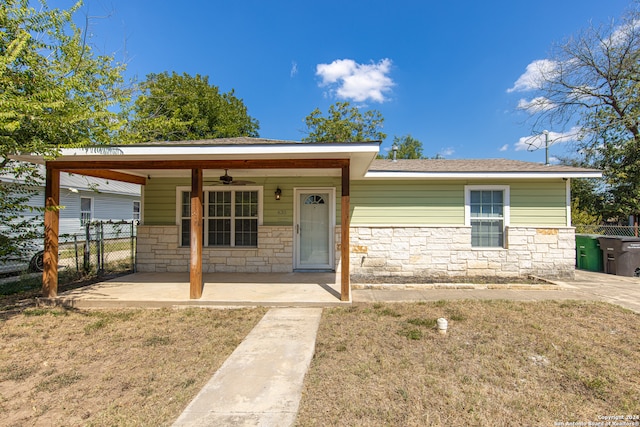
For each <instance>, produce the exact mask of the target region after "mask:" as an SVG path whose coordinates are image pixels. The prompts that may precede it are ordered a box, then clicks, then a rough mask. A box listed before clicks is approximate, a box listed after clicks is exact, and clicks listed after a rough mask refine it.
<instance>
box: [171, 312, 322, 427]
mask: <svg viewBox="0 0 640 427" xmlns="http://www.w3.org/2000/svg"><path fill="white" fill-rule="evenodd" d="M321 314H322V309H320V308H273V309H271V310H269V311H268V312H267V314H266V315H265V316H264V317H263V318H262V320H261V321H260V322H259V323H258V324H257V325H256V326H255V328H254V329H253V330H252V331H251V332H250V333H249V335H247V337H246V338H245V340H244V341H243V342H242V343H241V344H240V346H238V348H236V350H235V351H234V352H233V353H232V354H231V356H229V358H228V359H227V360H226V361H225V362H224V364H223V365H222V366H221V367H220V369H218V371H217V372H216V373H215V375H214V376H213V377H212V378H211V380H210V381H209V382H208V383H207V384H206V385H205V387H204V388H203V389H202V391H200V393H199V394H198V395H197V396H196V397H195V399H194V400H193V401H192V402H191V403H190V404H189V406H187V408H186V409H185V411H184V412H183V413H182V415H181V416H180V417H179V418H178V419H177V421H176V422H175V423H174V426H283V427H284V426H290V425H292V424H293V423H294V422H295V420H296V414H297V412H298V406H299V404H300V397H301V393H302V383H303V380H304V376H305V374H306V372H307V369H308V367H309V364H310V363H311V358H312V357H313V352H314V348H315V341H316V332H317V330H318V325H319V324H320V316H321Z"/></svg>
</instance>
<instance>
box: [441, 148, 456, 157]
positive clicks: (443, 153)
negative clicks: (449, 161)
mask: <svg viewBox="0 0 640 427" xmlns="http://www.w3.org/2000/svg"><path fill="white" fill-rule="evenodd" d="M455 152H456V150H454V149H453V147H447V148H443V149H442V150H440V152H439V153H438V154H440V155H441V156H451V155H453V153H455Z"/></svg>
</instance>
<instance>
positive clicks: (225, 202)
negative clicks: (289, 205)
mask: <svg viewBox="0 0 640 427" xmlns="http://www.w3.org/2000/svg"><path fill="white" fill-rule="evenodd" d="M203 190H204V206H203V210H202V212H203V215H202V216H203V221H204V224H203V233H204V236H203V245H204V246H219V247H257V246H258V226H259V225H262V187H255V186H233V187H231V186H230V187H227V186H224V187H222V186H217V187H205V188H204V189H203ZM176 193H177V195H176V218H177V219H178V226H179V228H180V245H181V246H189V245H190V244H191V188H189V187H178V188H177V189H176Z"/></svg>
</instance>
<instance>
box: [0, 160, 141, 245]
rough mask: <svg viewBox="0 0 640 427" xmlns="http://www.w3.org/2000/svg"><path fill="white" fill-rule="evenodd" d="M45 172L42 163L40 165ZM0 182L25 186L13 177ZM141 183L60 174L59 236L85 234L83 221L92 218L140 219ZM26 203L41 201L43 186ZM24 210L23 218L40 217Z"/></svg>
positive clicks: (82, 235)
mask: <svg viewBox="0 0 640 427" xmlns="http://www.w3.org/2000/svg"><path fill="white" fill-rule="evenodd" d="M42 174H43V175H44V166H43V167H42ZM0 181H4V182H11V183H18V184H22V185H27V183H24V182H23V181H22V180H16V179H15V178H13V177H12V176H9V175H4V176H0ZM140 189H141V187H140V185H137V184H130V183H127V182H121V181H116V180H107V179H103V178H95V177H92V176H84V175H78V174H70V173H66V172H65V173H61V174H60V206H61V207H62V209H61V210H60V226H59V227H60V228H59V233H60V235H71V236H72V235H77V236H79V237H80V238H81V239H82V238H84V235H85V224H86V223H87V222H91V221H132V220H140V207H141V200H140V192H141V190H140ZM36 190H37V191H36V193H34V194H33V195H32V196H31V197H30V199H29V202H28V203H27V204H28V205H30V206H33V207H42V206H43V204H44V193H45V188H44V186H40V185H38V186H37V188H36ZM41 215H42V214H41V213H40V212H37V211H30V210H26V211H24V212H23V216H24V217H26V218H29V217H34V218H35V217H36V216H41Z"/></svg>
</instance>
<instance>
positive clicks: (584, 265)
mask: <svg viewBox="0 0 640 427" xmlns="http://www.w3.org/2000/svg"><path fill="white" fill-rule="evenodd" d="M598 237H601V236H598V235H596V234H576V267H577V268H579V269H580V270H587V271H596V272H603V271H604V268H603V265H602V250H601V249H600V244H599V242H598Z"/></svg>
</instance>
